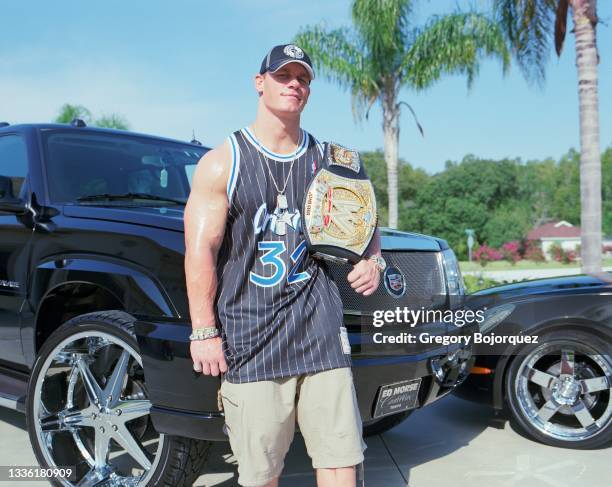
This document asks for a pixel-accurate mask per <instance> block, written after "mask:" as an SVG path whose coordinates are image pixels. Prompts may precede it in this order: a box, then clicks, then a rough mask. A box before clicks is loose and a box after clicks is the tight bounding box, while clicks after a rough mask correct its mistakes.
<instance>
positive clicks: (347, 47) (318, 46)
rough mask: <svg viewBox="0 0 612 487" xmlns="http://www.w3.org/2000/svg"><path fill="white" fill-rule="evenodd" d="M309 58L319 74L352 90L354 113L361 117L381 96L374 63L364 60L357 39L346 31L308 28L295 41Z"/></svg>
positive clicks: (356, 116)
mask: <svg viewBox="0 0 612 487" xmlns="http://www.w3.org/2000/svg"><path fill="white" fill-rule="evenodd" d="M293 42H295V44H297V45H299V46H300V47H301V48H302V49H304V50H305V51H306V52H307V53H308V55H309V56H310V58H311V60H312V62H313V65H314V68H315V71H316V72H317V75H319V74H320V75H322V76H323V77H324V78H327V79H328V80H330V81H335V82H337V83H338V84H339V85H340V86H341V87H343V88H345V89H349V90H350V92H351V96H352V100H353V114H354V116H355V118H357V119H359V118H361V117H362V116H363V115H364V114H365V113H367V110H368V109H369V107H370V106H371V103H372V100H376V99H377V98H378V96H379V94H380V86H379V83H378V82H377V78H376V76H375V71H374V68H373V66H372V63H371V61H370V60H369V59H368V58H366V57H365V55H364V53H363V50H362V49H361V46H359V45H358V41H357V39H356V38H354V37H353V36H351V33H350V31H348V30H347V29H335V30H329V31H328V30H326V29H324V28H323V27H320V26H314V27H306V28H304V29H302V30H301V31H300V32H299V33H298V34H297V35H296V36H295V38H294V39H293Z"/></svg>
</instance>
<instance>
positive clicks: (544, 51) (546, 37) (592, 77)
mask: <svg viewBox="0 0 612 487" xmlns="http://www.w3.org/2000/svg"><path fill="white" fill-rule="evenodd" d="M596 7H597V0H523V1H521V2H517V1H516V0H494V8H495V11H496V15H497V17H498V19H499V21H500V24H501V25H502V28H503V29H504V33H505V35H506V36H507V38H508V41H509V42H510V44H511V45H512V47H513V51H514V55H515V57H516V59H517V61H518V64H519V66H520V67H521V69H522V71H523V73H524V74H525V76H526V78H527V79H528V80H537V81H539V82H541V81H543V79H544V67H545V64H546V60H547V58H548V53H549V52H550V43H551V41H552V40H553V31H554V42H555V50H556V52H557V56H560V55H561V50H562V48H563V42H564V40H565V33H566V29H567V14H568V10H570V9H571V11H572V19H573V22H574V30H573V32H574V33H575V35H576V66H577V68H578V100H579V107H580V108H579V111H580V204H581V210H580V211H581V215H580V220H581V237H580V240H581V242H580V246H581V256H582V272H584V273H599V272H601V217H602V215H601V156H600V153H599V108H598V94H597V92H598V89H597V65H598V63H599V54H598V52H597V44H596V40H597V39H596V34H595V29H596V26H597V21H598V19H597V11H596Z"/></svg>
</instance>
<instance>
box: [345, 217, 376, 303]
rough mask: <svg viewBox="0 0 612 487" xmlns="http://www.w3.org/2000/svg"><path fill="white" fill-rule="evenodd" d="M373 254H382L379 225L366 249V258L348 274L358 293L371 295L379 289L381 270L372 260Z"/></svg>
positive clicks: (349, 280)
mask: <svg viewBox="0 0 612 487" xmlns="http://www.w3.org/2000/svg"><path fill="white" fill-rule="evenodd" d="M373 255H377V256H379V257H380V256H381V252H380V232H379V231H378V227H376V231H375V232H374V235H373V236H372V241H371V242H370V245H369V246H368V248H367V249H366V252H365V254H364V258H363V259H361V260H360V261H359V262H357V263H356V264H355V265H354V266H353V270H351V272H349V274H348V276H346V278H347V280H348V282H349V284H350V285H351V287H352V288H353V290H354V291H355V292H356V293H359V294H363V295H364V296H370V295H371V294H374V291H376V289H378V285H379V284H380V271H379V270H378V267H377V266H376V264H375V263H374V262H373V261H371V260H370V257H371V256H373Z"/></svg>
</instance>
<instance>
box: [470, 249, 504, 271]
mask: <svg viewBox="0 0 612 487" xmlns="http://www.w3.org/2000/svg"><path fill="white" fill-rule="evenodd" d="M502 258H503V256H502V254H501V252H500V251H499V250H495V249H494V248H492V247H489V246H487V245H481V246H480V247H478V248H477V249H476V251H475V252H474V260H475V261H476V262H478V263H480V265H481V266H483V267H484V266H486V265H487V264H488V263H489V262H494V261H497V260H502Z"/></svg>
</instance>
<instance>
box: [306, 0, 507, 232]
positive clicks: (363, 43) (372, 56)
mask: <svg viewBox="0 0 612 487" xmlns="http://www.w3.org/2000/svg"><path fill="white" fill-rule="evenodd" d="M413 3H414V2H413V0H354V2H353V4H352V11H351V13H352V20H353V24H354V28H353V29H336V30H327V29H325V28H323V27H318V26H315V27H306V28H304V29H302V30H301V31H300V32H299V33H298V35H297V36H296V38H295V43H296V44H298V45H300V46H301V47H303V48H304V49H305V50H306V51H307V52H308V53H309V55H310V57H311V59H312V60H313V63H314V64H315V66H316V67H317V69H318V70H319V71H321V72H322V73H323V74H324V75H325V76H326V77H327V78H328V79H330V80H332V81H335V82H338V83H339V84H340V85H341V86H343V87H346V88H349V89H350V91H351V95H352V103H353V113H354V115H355V117H356V118H357V119H359V118H361V117H363V116H364V115H365V116H366V117H367V114H368V112H369V110H370V108H371V107H372V105H373V104H374V103H375V102H377V101H378V102H379V103H380V105H381V107H382V114H383V123H382V126H383V133H384V155H385V162H386V165H387V183H388V192H389V222H388V224H389V226H390V227H392V228H397V222H398V146H399V128H400V127H399V125H400V114H401V106H402V105H405V106H406V107H407V108H408V109H409V110H410V111H411V113H412V115H413V116H414V117H415V120H416V115H415V113H414V111H413V109H412V107H410V105H408V104H407V103H405V102H402V101H399V99H398V97H399V94H400V90H401V89H402V88H403V87H406V86H408V87H410V88H412V89H414V90H416V91H419V90H424V89H426V88H428V87H430V86H431V85H433V83H434V82H436V81H438V80H439V79H440V77H441V76H442V75H444V74H465V75H466V76H467V82H468V87H471V85H472V82H473V80H474V78H475V76H476V75H477V74H478V70H479V61H480V59H481V58H482V57H484V56H494V57H497V58H499V59H501V61H502V64H503V68H504V72H505V71H506V70H507V68H508V65H509V59H510V53H509V51H508V49H507V47H506V44H505V40H504V37H503V34H502V31H501V30H500V29H499V28H498V27H497V26H496V25H495V24H494V23H493V22H491V21H490V20H488V19H487V18H486V17H484V16H483V15H480V14H478V13H473V12H470V13H460V12H457V13H454V14H452V15H446V16H441V17H433V18H432V19H430V21H429V22H428V23H427V24H426V25H425V26H423V27H417V26H413V25H412V23H411V22H410V16H411V12H412V7H413ZM417 126H418V128H419V130H420V131H421V133H423V130H422V128H421V126H420V124H419V123H418V121H417Z"/></svg>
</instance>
